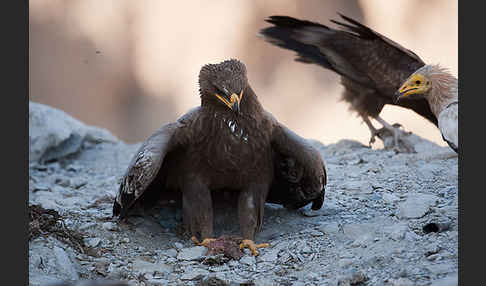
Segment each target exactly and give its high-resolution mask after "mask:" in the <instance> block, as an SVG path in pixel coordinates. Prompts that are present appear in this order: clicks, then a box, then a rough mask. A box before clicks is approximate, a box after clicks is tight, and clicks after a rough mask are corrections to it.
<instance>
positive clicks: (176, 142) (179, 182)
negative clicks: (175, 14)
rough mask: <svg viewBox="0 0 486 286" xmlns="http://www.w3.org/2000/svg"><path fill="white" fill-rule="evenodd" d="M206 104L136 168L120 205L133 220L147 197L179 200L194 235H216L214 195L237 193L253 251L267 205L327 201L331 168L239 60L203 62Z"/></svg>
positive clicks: (146, 149)
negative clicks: (270, 105) (279, 116)
mask: <svg viewBox="0 0 486 286" xmlns="http://www.w3.org/2000/svg"><path fill="white" fill-rule="evenodd" d="M199 87H200V88H199V89H200V97H201V106H200V107H197V108H194V109H192V110H191V111H189V112H188V113H186V114H185V115H183V116H182V117H181V118H179V119H178V120H177V121H176V122H173V123H169V124H167V125H164V126H162V127H161V128H160V129H158V130H157V131H156V132H155V133H154V134H152V135H151V136H150V137H149V138H148V139H147V140H146V141H145V142H144V143H143V144H142V146H141V147H140V149H139V150H138V151H137V153H136V154H135V156H134V157H133V159H132V161H131V163H130V164H129V166H128V170H127V171H126V173H125V175H124V177H123V179H122V182H121V184H120V189H119V192H118V194H117V196H116V199H115V202H114V205H113V215H114V216H120V217H121V218H123V217H126V216H127V215H128V214H129V211H130V210H131V209H132V208H134V207H135V206H136V205H138V204H136V202H143V200H144V198H149V200H153V199H154V198H158V199H176V200H177V199H179V200H181V201H182V216H183V223H184V226H185V228H186V230H187V231H188V232H190V233H191V235H192V240H193V241H195V242H196V243H197V241H198V240H197V238H196V236H197V235H198V234H199V235H200V236H201V239H202V243H200V245H205V246H208V244H209V243H210V242H211V241H214V238H212V235H213V202H212V198H211V193H212V192H218V191H219V190H224V191H225V192H228V191H229V192H230V193H231V194H234V196H236V198H235V199H236V200H237V206H238V207H237V214H238V218H239V223H240V231H241V233H242V236H243V241H242V243H241V245H240V248H243V247H248V248H250V250H251V251H252V253H253V255H258V251H257V248H259V247H265V246H268V244H261V245H256V244H255V243H254V242H253V240H254V236H255V234H256V233H257V232H258V231H259V230H260V229H261V226H262V222H263V210H264V204H265V202H269V203H275V204H281V205H284V206H285V207H287V208H291V209H297V208H300V207H303V206H305V205H307V204H309V203H311V202H312V209H314V210H316V209H319V208H321V206H322V204H323V202H324V193H325V189H324V186H325V184H326V171H325V167H324V163H323V161H322V158H321V156H320V153H319V152H318V151H317V150H316V149H315V148H313V147H312V146H311V145H310V143H309V142H308V141H307V140H306V139H304V138H302V137H300V136H298V135H297V134H295V133H294V132H292V131H291V130H289V129H288V128H286V127H285V126H283V125H282V124H280V123H278V122H277V120H276V119H275V118H274V117H273V116H272V115H271V114H270V113H268V112H266V111H265V110H264V109H263V107H262V106H261V105H260V103H259V102H258V98H257V96H256V94H255V93H254V92H253V90H252V88H251V87H250V85H249V83H248V79H247V75H246V67H245V65H244V64H243V63H242V62H240V61H238V60H234V59H232V60H227V61H224V62H222V63H219V64H208V65H205V66H203V67H202V69H201V71H200V74H199Z"/></svg>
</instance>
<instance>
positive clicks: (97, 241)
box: [84, 237, 101, 247]
mask: <svg viewBox="0 0 486 286" xmlns="http://www.w3.org/2000/svg"><path fill="white" fill-rule="evenodd" d="M100 242H101V238H99V237H93V238H85V239H84V243H85V244H86V245H87V246H89V247H97V246H98V245H99V244H100Z"/></svg>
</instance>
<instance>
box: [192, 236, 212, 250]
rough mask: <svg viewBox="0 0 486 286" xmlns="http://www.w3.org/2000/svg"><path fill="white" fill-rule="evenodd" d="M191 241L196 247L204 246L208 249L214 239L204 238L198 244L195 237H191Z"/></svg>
mask: <svg viewBox="0 0 486 286" xmlns="http://www.w3.org/2000/svg"><path fill="white" fill-rule="evenodd" d="M191 240H192V242H194V243H195V244H196V245H198V246H206V247H207V248H209V244H210V243H211V242H213V241H215V240H216V238H205V239H203V241H202V242H199V240H197V238H196V237H195V236H193V237H191Z"/></svg>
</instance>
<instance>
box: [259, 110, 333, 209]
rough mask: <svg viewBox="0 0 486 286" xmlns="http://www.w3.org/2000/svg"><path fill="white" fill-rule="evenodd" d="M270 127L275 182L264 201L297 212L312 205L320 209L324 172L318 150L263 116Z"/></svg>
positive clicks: (323, 188) (272, 119) (273, 120)
mask: <svg viewBox="0 0 486 286" xmlns="http://www.w3.org/2000/svg"><path fill="white" fill-rule="evenodd" d="M266 117H267V119H268V120H269V121H271V124H272V139H271V145H272V150H273V154H274V166H275V169H274V179H273V182H272V186H271V188H270V192H269V194H268V196H267V200H266V201H267V202H269V203H277V204H282V205H284V206H285V207H287V208H291V209H297V208H300V207H303V206H305V205H307V204H308V203H310V202H312V209H314V210H316V209H320V208H321V206H322V204H323V202H324V194H325V185H326V182H327V181H326V180H327V177H326V169H325V166H324V162H323V160H322V158H321V155H320V153H319V151H317V150H316V149H315V148H314V147H313V146H312V145H311V144H310V142H309V141H307V140H306V139H305V138H302V137H300V136H299V135H297V134H296V133H294V132H293V131H292V130H290V129H288V128H287V127H285V126H284V125H282V124H280V123H278V122H277V121H276V120H275V118H274V117H273V116H272V115H271V114H270V113H268V112H267V113H266Z"/></svg>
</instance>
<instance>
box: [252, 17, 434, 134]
mask: <svg viewBox="0 0 486 286" xmlns="http://www.w3.org/2000/svg"><path fill="white" fill-rule="evenodd" d="M341 17H342V18H343V20H344V21H346V23H342V22H338V21H333V22H334V23H336V24H338V25H340V26H341V27H343V28H344V29H345V30H340V29H333V28H330V27H328V26H325V25H322V24H319V23H315V22H311V21H304V20H299V19H295V18H292V17H288V16H271V17H270V18H269V19H267V22H269V23H272V24H274V26H271V27H267V28H265V29H263V30H262V31H261V34H262V35H263V37H264V39H265V40H266V41H268V42H270V43H273V44H275V45H277V46H280V47H282V48H285V49H289V50H293V51H295V52H297V53H298V58H297V59H296V60H297V61H300V62H304V63H314V64H318V65H320V66H322V67H324V68H326V69H330V70H332V71H334V72H336V73H338V74H339V75H341V76H342V78H343V84H344V86H345V89H346V92H345V100H347V101H350V102H351V103H353V101H356V98H359V101H363V102H369V103H368V104H359V106H353V107H354V108H355V109H357V111H358V112H359V113H361V114H364V115H371V116H374V117H376V116H378V114H379V113H380V112H381V110H382V108H383V106H384V105H385V104H392V105H399V106H401V107H404V108H408V109H411V110H413V111H415V112H417V113H418V114H420V115H421V116H423V117H425V118H426V119H428V120H429V121H431V122H432V123H434V124H436V125H437V119H436V118H435V116H434V114H433V113H432V111H431V110H430V108H429V106H428V104H427V102H426V100H425V99H417V100H410V99H408V100H406V101H405V100H404V101H400V102H398V103H395V102H394V101H393V94H394V93H395V91H396V90H397V89H398V88H399V87H400V85H401V83H402V82H403V81H404V80H406V79H407V78H408V76H409V75H410V74H412V73H413V72H414V71H416V70H417V69H419V68H420V67H422V66H423V65H425V63H424V62H423V61H422V60H421V59H420V58H419V57H418V56H417V55H416V54H415V53H413V52H412V51H410V50H408V49H406V48H404V47H402V46H401V45H399V44H398V43H395V42H394V41H392V40H390V39H388V38H387V37H385V36H383V35H381V34H379V33H377V32H375V31H373V30H372V29H370V28H368V27H366V26H365V25H363V24H360V23H359V22H357V21H355V20H353V19H351V18H349V17H346V16H342V15H341ZM361 90H364V92H361ZM370 90H371V91H373V92H370ZM346 93H347V94H346Z"/></svg>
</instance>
